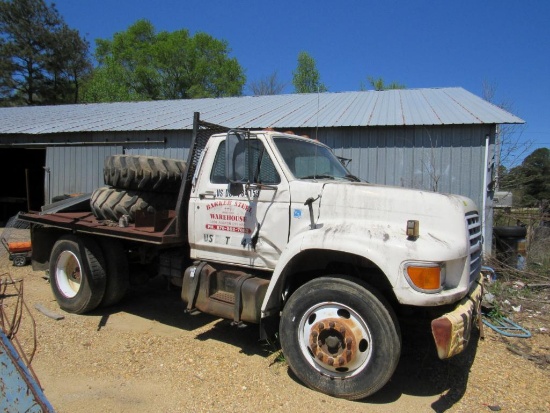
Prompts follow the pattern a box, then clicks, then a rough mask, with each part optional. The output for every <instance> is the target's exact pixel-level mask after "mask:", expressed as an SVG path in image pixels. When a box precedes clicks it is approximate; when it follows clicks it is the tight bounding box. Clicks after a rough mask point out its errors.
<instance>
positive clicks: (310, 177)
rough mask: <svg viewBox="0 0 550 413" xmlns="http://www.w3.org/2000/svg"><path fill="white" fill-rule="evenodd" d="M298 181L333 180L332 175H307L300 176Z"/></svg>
mask: <svg viewBox="0 0 550 413" xmlns="http://www.w3.org/2000/svg"><path fill="white" fill-rule="evenodd" d="M298 179H334V176H332V175H308V176H301V177H300V178H298Z"/></svg>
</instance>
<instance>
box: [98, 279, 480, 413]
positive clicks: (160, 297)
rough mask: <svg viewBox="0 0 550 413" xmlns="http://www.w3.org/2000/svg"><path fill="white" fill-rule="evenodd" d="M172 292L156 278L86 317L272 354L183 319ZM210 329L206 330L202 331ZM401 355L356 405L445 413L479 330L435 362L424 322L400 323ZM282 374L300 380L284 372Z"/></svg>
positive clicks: (456, 397) (249, 332)
mask: <svg viewBox="0 0 550 413" xmlns="http://www.w3.org/2000/svg"><path fill="white" fill-rule="evenodd" d="M185 309H186V306H185V304H184V303H183V302H182V301H181V298H180V293H179V291H178V290H177V289H174V288H170V287H169V286H168V285H167V284H166V282H165V281H164V280H162V279H153V280H151V281H150V282H149V284H147V285H145V286H140V287H132V288H131V289H130V291H129V292H128V294H127V296H126V297H125V298H124V299H123V300H122V301H121V302H120V304H117V305H116V306H113V307H109V308H105V309H101V310H96V311H94V312H93V313H91V315H96V316H98V315H99V316H101V321H100V325H99V326H98V328H101V324H102V323H103V325H105V324H108V322H109V321H108V318H109V315H110V314H115V313H118V312H124V313H128V314H131V315H134V316H137V317H140V318H143V319H146V320H151V321H155V322H157V323H161V324H163V325H165V326H170V327H174V328H176V329H180V330H184V331H193V330H196V329H201V331H200V332H198V333H197V334H196V336H195V339H197V340H200V341H208V340H215V341H220V342H223V343H226V344H229V345H231V346H235V347H236V348H240V349H241V350H240V351H241V353H243V354H245V355H259V356H263V357H266V358H267V357H268V356H270V355H271V354H273V352H274V351H275V350H276V349H274V348H272V347H271V346H269V345H267V344H266V343H265V342H263V341H261V340H260V339H259V337H260V330H259V327H258V326H256V325H249V326H246V327H244V328H238V327H235V326H233V325H231V321H230V320H224V319H220V318H218V317H214V316H211V315H207V314H202V313H199V314H197V315H191V314H187V313H186V312H185ZM209 324H211V326H210V327H209V328H207V329H206V330H205V329H204V328H203V327H205V326H207V325H209ZM401 333H402V341H403V346H402V354H401V358H400V360H399V363H398V365H397V369H396V371H395V372H394V374H393V376H392V378H391V380H390V381H389V382H388V383H387V384H386V385H385V386H384V387H383V388H382V389H381V390H379V391H378V392H377V393H376V394H374V395H373V396H371V397H368V398H366V399H363V400H361V401H360V402H359V403H367V404H389V403H392V402H394V401H396V400H398V399H399V398H400V397H401V396H402V395H403V394H408V395H412V396H418V397H426V396H436V395H438V394H440V395H442V396H441V397H440V398H439V399H438V400H437V401H435V402H434V403H432V405H431V407H432V409H433V411H435V412H445V411H446V410H448V409H450V408H451V407H452V406H453V405H454V404H455V403H457V402H458V401H460V399H461V398H462V396H463V395H464V393H465V391H466V388H467V385H468V376H469V372H470V369H471V366H472V364H473V362H474V359H475V355H476V351H477V344H478V341H479V331H478V329H477V328H474V329H473V330H472V334H471V337H470V343H469V345H468V347H467V348H466V350H465V351H464V352H463V353H461V354H459V355H457V356H455V357H453V358H451V359H448V360H440V359H439V358H438V357H437V351H436V348H435V344H434V342H433V337H432V335H431V326H430V320H428V319H426V320H424V319H415V320H406V321H405V322H403V321H402V325H401ZM288 375H289V377H291V378H292V379H293V380H295V381H296V382H298V383H300V381H299V380H298V379H297V378H296V376H294V374H293V373H292V371H291V370H290V369H288Z"/></svg>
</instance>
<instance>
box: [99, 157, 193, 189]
mask: <svg viewBox="0 0 550 413" xmlns="http://www.w3.org/2000/svg"><path fill="white" fill-rule="evenodd" d="M185 169H186V162H185V161H182V160H178V159H168V158H161V157H155V156H135V155H111V156H108V157H107V158H105V167H104V168H103V178H104V180H105V185H108V186H112V187H115V188H119V189H128V190H134V191H155V192H171V193H174V192H178V191H179V188H180V186H181V181H182V177H183V173H184V172H185Z"/></svg>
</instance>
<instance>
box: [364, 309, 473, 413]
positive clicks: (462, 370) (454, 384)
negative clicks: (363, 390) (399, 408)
mask: <svg viewBox="0 0 550 413" xmlns="http://www.w3.org/2000/svg"><path fill="white" fill-rule="evenodd" d="M402 339H403V350H402V354H401V359H400V360H399V364H398V365H397V369H396V371H395V373H394V375H393V377H392V379H391V380H390V381H389V382H388V383H387V384H386V385H385V386H384V387H383V388H382V389H381V390H380V391H379V392H377V393H376V394H374V395H373V396H371V397H369V398H367V399H364V400H363V402H365V403H370V404H386V403H391V402H393V401H395V400H397V399H399V397H400V396H401V395H402V394H408V395H412V396H419V397H422V396H434V395H438V394H439V395H441V396H440V397H439V399H438V400H436V401H435V402H434V403H432V405H431V408H432V409H433V411H434V412H438V413H439V412H445V411H446V410H448V409H450V408H451V407H452V406H453V405H454V404H455V403H457V402H458V401H460V399H461V398H462V397H463V396H464V393H465V392H466V388H467V386H468V377H469V373H470V370H471V367H472V364H473V362H474V359H475V355H476V352H477V345H478V342H479V339H480V334H479V330H478V329H477V328H476V327H474V328H473V329H472V333H471V336H470V343H469V344H468V346H467V347H466V349H465V350H464V352H462V353H461V354H458V355H456V356H454V357H452V358H450V359H447V360H440V359H439V358H438V356H437V350H436V348H435V344H434V341H433V337H432V335H431V326H430V320H416V321H414V322H407V323H404V324H402Z"/></svg>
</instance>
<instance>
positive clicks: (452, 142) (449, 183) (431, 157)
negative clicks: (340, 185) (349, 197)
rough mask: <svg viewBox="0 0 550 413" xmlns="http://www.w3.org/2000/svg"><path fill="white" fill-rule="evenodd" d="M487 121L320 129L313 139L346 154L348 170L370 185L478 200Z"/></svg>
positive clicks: (481, 185)
mask: <svg viewBox="0 0 550 413" xmlns="http://www.w3.org/2000/svg"><path fill="white" fill-rule="evenodd" d="M490 131H491V129H490V127H489V125H487V126H483V127H479V126H477V127H476V126H454V127H451V126H441V127H430V128H426V127H421V126H418V127H414V128H410V127H388V128H368V129H359V128H338V129H323V130H322V131H320V132H319V140H320V141H321V142H323V143H327V144H328V145H329V146H331V147H332V148H333V149H334V152H335V153H336V154H337V155H338V156H342V157H345V158H351V159H352V162H351V164H350V167H349V169H350V172H351V173H353V174H354V175H357V176H358V177H360V178H362V179H364V180H366V181H368V182H371V183H376V184H386V185H393V186H402V187H408V188H415V189H421V190H426V191H431V190H433V188H434V182H435V179H437V180H438V183H437V185H438V192H443V193H456V194H460V195H465V196H467V197H470V198H472V199H473V200H474V201H475V202H476V203H477V205H478V207H479V208H481V206H482V201H483V171H484V167H483V159H484V141H485V135H486V134H487V133H490Z"/></svg>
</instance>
